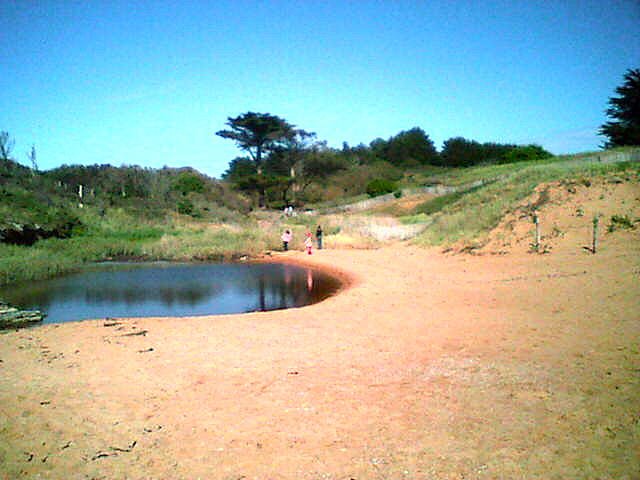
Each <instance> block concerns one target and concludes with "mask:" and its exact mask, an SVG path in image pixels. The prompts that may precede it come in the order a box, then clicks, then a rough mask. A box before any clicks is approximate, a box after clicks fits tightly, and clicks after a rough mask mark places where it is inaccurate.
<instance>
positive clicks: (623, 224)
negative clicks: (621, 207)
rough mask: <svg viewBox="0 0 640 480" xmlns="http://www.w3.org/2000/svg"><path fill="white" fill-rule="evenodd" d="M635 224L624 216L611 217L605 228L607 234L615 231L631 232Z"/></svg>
mask: <svg viewBox="0 0 640 480" xmlns="http://www.w3.org/2000/svg"><path fill="white" fill-rule="evenodd" d="M635 223H636V222H634V221H633V220H631V219H630V218H629V217H628V216H626V215H613V216H612V217H611V220H610V222H609V226H608V227H607V231H608V232H609V233H613V232H615V231H617V230H632V229H634V228H635Z"/></svg>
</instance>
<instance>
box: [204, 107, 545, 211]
mask: <svg viewBox="0 0 640 480" xmlns="http://www.w3.org/2000/svg"><path fill="white" fill-rule="evenodd" d="M226 125H227V126H228V127H229V128H228V129H226V130H220V131H218V132H217V133H216V134H217V135H218V136H220V137H222V138H226V139H230V140H233V141H234V142H235V143H236V145H237V146H238V148H240V149H241V150H243V151H244V152H246V153H247V154H248V155H246V156H241V157H236V158H235V159H233V160H232V161H231V162H230V164H229V168H228V169H227V170H226V171H225V172H224V174H223V176H222V177H223V179H224V180H226V181H228V182H230V183H232V184H234V185H235V186H236V187H237V188H239V189H240V190H243V191H245V192H247V193H249V194H254V195H255V196H256V202H257V203H258V205H259V206H265V205H267V204H268V205H269V206H277V207H281V206H283V205H286V204H289V203H299V202H300V201H302V202H308V201H319V200H325V199H330V198H331V197H335V196H347V195H357V194H360V193H363V192H365V191H367V185H368V184H369V183H370V182H372V181H376V180H377V181H379V180H385V181H390V182H393V181H397V180H399V179H400V178H401V177H402V176H403V174H404V172H405V171H408V170H412V169H416V168H420V167H425V166H433V167H470V166H473V165H479V164H492V163H511V162H517V161H523V160H536V159H542V158H548V157H550V156H551V154H550V153H549V152H547V151H546V150H544V149H543V148H542V147H540V146H537V145H526V146H519V145H514V144H499V143H480V142H477V141H474V140H468V139H465V138H463V137H455V138H451V139H449V140H447V141H445V142H444V145H443V148H442V151H441V152H438V150H437V149H436V147H435V145H434V143H433V141H432V140H431V139H430V138H429V135H428V134H427V133H425V131H424V130H423V129H421V128H420V127H414V128H411V129H409V130H406V131H402V132H400V133H398V134H397V135H394V136H392V137H390V138H389V139H387V140H385V139H382V138H376V139H375V140H373V141H372V142H371V143H370V144H369V145H364V144H360V145H357V146H354V147H351V146H349V145H348V144H347V143H346V142H345V143H343V145H342V148H341V149H336V148H330V147H328V146H327V143H326V142H323V141H319V140H318V139H317V137H316V135H315V134H314V133H309V132H307V131H305V130H302V129H298V128H296V127H295V126H294V125H292V124H290V123H289V122H287V121H286V120H285V119H283V118H280V117H278V116H276V115H271V114H269V113H256V112H247V113H244V114H242V115H239V116H237V117H234V118H232V117H229V118H228V119H227V122H226Z"/></svg>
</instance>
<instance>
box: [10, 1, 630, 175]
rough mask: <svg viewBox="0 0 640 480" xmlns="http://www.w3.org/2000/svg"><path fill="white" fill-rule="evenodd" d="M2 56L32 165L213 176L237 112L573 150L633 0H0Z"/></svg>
mask: <svg viewBox="0 0 640 480" xmlns="http://www.w3.org/2000/svg"><path fill="white" fill-rule="evenodd" d="M0 67H1V70H0V72H1V73H0V130H4V131H8V132H9V133H10V134H11V136H12V137H13V138H14V139H15V150H14V156H15V157H16V158H17V159H18V160H19V161H20V162H21V163H23V164H28V161H27V157H26V152H27V151H28V150H29V149H30V147H31V145H32V144H35V146H36V150H37V156H38V163H39V166H40V168H41V169H50V168H53V167H56V166H58V165H61V164H63V163H67V164H78V163H79V164H94V163H99V164H101V163H111V164H113V165H121V164H137V165H142V166H145V167H157V168H160V167H162V166H164V165H168V166H171V167H179V166H192V167H194V168H197V169H198V170H200V171H202V172H204V173H207V174H209V175H212V176H216V177H219V176H220V175H221V174H222V172H224V170H225V169H226V168H227V165H228V163H229V161H230V160H231V159H233V158H234V157H236V156H238V155H241V154H242V152H240V151H239V150H238V149H237V148H236V147H235V146H234V144H233V142H231V141H230V140H225V139H222V138H220V137H216V136H215V132H216V131H217V130H220V129H223V128H225V125H224V124H225V121H226V120H227V117H230V116H237V115H239V114H241V113H244V112H246V111H249V110H251V111H255V112H263V113H271V114H275V115H278V116H281V117H283V118H285V119H286V120H287V121H289V122H290V123H292V124H295V125H297V126H298V127H300V128H304V129H305V130H308V131H314V132H316V133H317V135H318V137H319V139H321V140H326V141H328V143H329V145H330V146H333V147H340V146H341V145H342V142H343V141H346V142H348V143H349V144H350V145H356V144H358V143H365V144H368V143H369V142H371V140H373V139H375V138H376V137H382V138H388V137H390V136H392V135H395V134H397V133H398V132H400V131H402V130H407V129H409V128H412V127H415V126H419V127H421V128H422V129H424V130H425V132H426V133H427V134H428V135H429V136H430V137H431V139H432V140H433V141H434V142H435V144H436V147H437V148H438V149H440V148H441V146H442V142H443V141H444V140H446V139H448V138H451V137H454V136H463V137H465V138H468V139H474V140H478V141H480V142H486V141H496V142H514V143H531V142H535V143H538V144H540V145H542V146H543V147H545V148H547V149H548V150H550V151H552V152H553V153H570V152H577V151H586V150H595V149H597V148H598V147H599V145H600V144H601V142H602V138H600V137H598V136H597V130H598V127H599V126H600V125H601V124H602V123H603V122H604V121H605V120H606V117H605V114H604V110H605V109H606V107H607V100H608V98H609V97H610V96H612V95H613V94H614V89H615V88H616V87H617V86H619V85H620V84H621V83H622V80H623V75H624V73H625V72H626V70H627V69H629V68H640V2H639V1H637V0H627V1H623V0H618V1H617V0H580V1H571V0H567V1H560V2H557V1H551V0H548V1H534V0H522V1H455V2H454V1H435V0H432V1H412V2H409V1H392V0H389V1H351V2H347V1H317V2H316V1H302V0H300V1H286V2H285V1H271V2H268V1H262V2H259V1H252V2H250V1H238V0H236V1H200V2H195V1H188V0H182V1H178V0H176V1H139V2H135V1H116V0H104V1H101V0H91V1H80V0H78V1H76V0H55V1H54V0H51V1H47V0H33V1H25V0H14V1H12V0H1V1H0Z"/></svg>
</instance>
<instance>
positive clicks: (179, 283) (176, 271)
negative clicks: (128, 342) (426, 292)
mask: <svg viewBox="0 0 640 480" xmlns="http://www.w3.org/2000/svg"><path fill="white" fill-rule="evenodd" d="M339 286H340V283H339V282H338V281H337V280H336V279H334V278H333V277H330V276H328V275H326V274H324V273H322V272H319V271H317V270H311V269H308V268H303V267H297V266H293V265H285V264H277V263H268V264H236V263H217V264H175V263H150V264H149V263H147V264H136V263H107V264H100V265H95V266H92V267H91V268H89V269H87V270H85V271H83V272H81V273H76V274H72V275H66V276H63V277H58V278H54V279H51V280H43V281H39V282H28V283H21V284H13V285H10V286H9V287H2V288H0V299H2V300H4V301H6V302H8V303H10V304H12V305H15V306H17V307H20V308H23V309H38V310H41V311H43V312H44V313H46V314H47V317H46V318H45V320H44V323H61V322H69V321H75V320H87V319H95V318H106V317H181V316H191V315H213V314H224V313H243V312H254V311H264V310H276V309H281V308H290V307H300V306H303V305H309V304H312V303H316V302H319V301H320V300H323V299H325V298H327V297H328V296H330V295H332V294H333V293H335V292H336V291H337V290H338V288H339Z"/></svg>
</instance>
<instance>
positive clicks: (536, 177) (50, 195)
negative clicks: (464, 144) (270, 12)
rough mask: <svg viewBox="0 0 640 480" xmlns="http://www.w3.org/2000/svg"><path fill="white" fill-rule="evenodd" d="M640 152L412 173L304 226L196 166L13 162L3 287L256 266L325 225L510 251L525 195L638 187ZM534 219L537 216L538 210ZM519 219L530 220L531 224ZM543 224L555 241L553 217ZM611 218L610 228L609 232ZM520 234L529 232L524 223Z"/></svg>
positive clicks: (1, 219) (301, 214)
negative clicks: (248, 259) (166, 266)
mask: <svg viewBox="0 0 640 480" xmlns="http://www.w3.org/2000/svg"><path fill="white" fill-rule="evenodd" d="M638 155H639V153H638V150H637V149H635V150H634V149H623V150H619V151H613V152H601V153H594V154H588V155H582V156H568V157H554V158H550V159H545V160H537V161H525V162H515V163H511V164H502V165H480V166H476V167H468V168H456V169H444V168H438V169H435V170H434V169H433V168H431V167H429V168H426V169H424V168H423V169H416V168H414V169H412V170H407V171H406V172H405V173H404V175H403V179H402V181H401V182H400V183H399V184H398V190H397V191H396V192H394V193H393V194H388V195H382V196H379V197H375V198H368V197H365V198H363V197H362V196H358V197H356V200H357V201H356V202H355V203H354V200H353V199H350V198H348V197H340V198H339V199H338V200H337V201H336V200H334V201H332V202H330V203H327V202H324V203H320V204H315V205H314V204H309V205H308V206H307V207H308V208H302V207H301V208H298V209H296V212H297V213H298V215H297V216H295V217H286V216H284V215H283V214H282V212H281V211H279V210H276V211H274V210H269V209H252V207H251V202H252V200H251V198H249V197H247V196H246V195H245V194H243V193H242V192H238V191H236V190H235V189H234V188H233V187H232V186H231V185H230V184H229V183H228V182H225V181H218V180H214V179H209V178H208V177H206V176H203V175H201V174H199V173H198V172H196V171H194V170H191V169H177V170H176V169H166V168H165V169H162V170H152V169H141V168H139V167H120V168H115V167H111V166H107V165H102V166H98V165H96V166H90V167H80V166H71V167H69V166H63V167H60V168H58V169H55V170H52V171H48V172H38V173H37V174H35V175H34V173H33V172H31V170H30V169H27V168H25V167H22V166H20V165H18V164H16V163H15V162H3V163H2V165H0V166H1V167H2V169H0V234H1V235H2V238H3V239H4V242H0V283H9V282H12V281H16V280H21V279H22V280H26V279H37V278H44V277H49V276H52V275H57V274H60V273H64V272H68V271H71V270H75V269H77V268H79V267H80V266H81V265H83V264H84V263H87V262H92V261H101V260H109V259H117V258H124V259H131V258H138V259H148V260H152V259H166V260H187V261H188V260H213V261H217V260H221V259H224V258H226V259H231V258H238V257H241V256H253V257H255V256H260V255H262V254H264V253H265V252H269V251H274V250H278V249H279V248H280V240H279V238H280V234H281V232H282V231H283V229H285V228H288V229H290V230H292V231H293V234H294V240H293V242H292V245H291V246H292V247H293V248H300V244H301V241H300V239H302V238H303V237H304V233H305V231H306V230H315V226H316V225H322V226H323V228H324V231H325V245H326V247H327V248H332V249H335V248H378V247H380V246H382V245H384V244H386V243H389V242H395V241H407V240H409V241H411V242H413V243H415V244H417V245H422V246H442V247H444V248H449V249H455V250H467V251H488V250H493V251H503V250H505V249H506V245H503V246H499V245H497V243H496V242H498V240H497V239H498V238H504V237H505V235H507V233H508V232H506V233H505V232H503V233H497V232H494V233H490V232H491V231H492V230H494V229H495V228H496V227H498V225H499V224H500V222H502V221H503V219H505V218H511V217H509V215H514V214H515V212H518V211H520V212H521V213H520V214H521V215H524V213H522V212H524V211H525V210H526V208H525V210H522V208H524V207H523V205H525V206H526V204H527V202H528V203H536V201H535V200H533V201H530V200H527V198H528V197H529V196H530V195H531V194H532V192H534V190H535V189H536V188H538V187H539V186H540V185H547V184H552V183H554V182H562V184H563V185H565V184H566V185H569V186H571V185H577V186H580V185H587V184H593V185H597V184H599V182H605V183H607V182H612V181H614V180H613V179H618V180H620V179H622V180H621V181H622V183H623V184H626V183H629V185H630V187H629V188H630V190H632V189H633V187H632V185H637V177H638V166H637V165H638V163H634V162H629V161H626V160H634V159H637V157H638ZM618 180H615V181H618ZM634 182H636V183H635V184H634ZM607 184H609V183H607ZM80 186H82V189H80ZM571 188H573V187H571ZM80 191H82V193H83V196H82V198H80V195H79V192H80ZM592 191H595V189H592ZM629 194H631V193H629ZM253 200H255V199H253ZM336 203H338V206H336ZM576 208H578V207H576ZM612 208H613V207H612ZM526 211H528V212H529V213H531V209H530V208H529V210H526ZM601 213H602V214H603V215H609V216H613V215H622V217H624V218H627V217H628V219H629V221H630V222H631V227H634V226H635V220H636V219H635V218H633V214H626V213H625V212H624V209H620V211H619V212H609V210H606V209H602V212H601ZM584 215H585V217H584V218H583V220H584V221H585V223H586V224H588V223H589V222H590V221H591V220H592V217H590V216H592V215H593V214H592V213H591V212H589V211H586V210H585V212H584ZM625 215H626V217H625ZM629 215H631V217H629ZM505 216H506V217H505ZM541 218H542V217H541ZM507 221H508V220H507ZM519 221H520V222H521V223H522V224H523V225H524V224H526V223H527V220H526V218H525V217H524V216H522V218H520V219H519ZM542 221H543V234H544V235H545V238H544V240H545V242H547V243H549V241H550V240H549V238H547V237H548V235H549V232H550V230H546V231H545V230H544V229H545V228H547V227H548V225H547V224H546V222H547V220H546V219H542ZM607 221H608V220H607V219H606V218H605V219H603V229H604V228H608V227H607V225H608V224H606V222H607ZM529 227H530V225H529ZM501 228H502V230H505V228H508V227H501ZM549 228H551V229H552V228H553V227H549ZM557 228H559V229H561V227H557ZM514 229H515V230H516V231H517V232H520V230H522V231H523V232H526V225H525V226H521V227H517V228H516V227H514ZM552 231H556V230H552ZM520 235H521V236H522V235H526V233H520ZM520 242H521V243H523V244H526V241H525V240H522V239H521V240H520ZM503 243H504V242H503ZM20 244H24V245H32V246H21V245H20ZM485 245H487V247H486V248H485Z"/></svg>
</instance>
